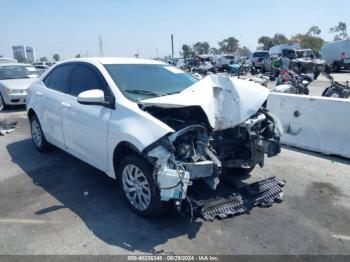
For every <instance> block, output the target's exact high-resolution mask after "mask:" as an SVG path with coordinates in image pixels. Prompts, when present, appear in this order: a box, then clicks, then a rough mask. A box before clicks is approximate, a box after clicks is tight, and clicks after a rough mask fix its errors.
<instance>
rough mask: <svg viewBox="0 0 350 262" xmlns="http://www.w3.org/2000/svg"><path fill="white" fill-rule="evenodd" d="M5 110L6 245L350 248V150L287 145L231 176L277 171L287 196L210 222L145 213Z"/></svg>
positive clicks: (1, 158) (54, 248)
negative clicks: (8, 124)
mask: <svg viewBox="0 0 350 262" xmlns="http://www.w3.org/2000/svg"><path fill="white" fill-rule="evenodd" d="M342 77H344V76H342ZM318 82H319V84H326V83H324V82H325V81H322V80H318ZM314 84H315V85H316V86H318V88H321V87H319V86H320V85H319V84H318V85H317V82H315V83H314ZM310 90H312V89H311V88H310ZM5 118H6V119H8V120H17V121H18V124H17V128H16V130H15V131H14V132H13V133H11V134H8V135H6V136H0V254H131V253H134V254H135V253H153V254H292V255H295V254H297V255H306V254H329V255H331V254H333V255H334V254H348V255H349V254H350V202H349V197H350V165H349V164H350V160H349V159H344V158H339V157H336V156H325V155H321V154H315V153H313V152H309V151H301V150H297V149H294V148H283V150H282V153H281V154H280V155H278V156H277V157H274V158H271V159H267V161H266V166H265V167H264V168H263V169H261V168H256V169H255V170H254V171H253V172H252V174H251V176H249V177H237V176H235V175H232V176H231V177H229V178H228V180H227V181H226V182H225V183H229V184H230V185H231V186H232V190H234V189H235V188H236V187H239V186H242V185H244V184H248V183H251V182H253V181H257V180H261V179H263V178H267V177H270V176H277V177H278V178H280V179H284V180H285V181H286V186H285V187H284V189H283V191H284V193H285V200H284V202H282V203H280V204H274V205H273V206H272V207H269V208H255V209H253V210H252V211H251V212H250V213H249V214H243V215H239V216H235V217H233V218H227V219H223V220H215V221H214V222H205V221H202V220H200V219H197V220H196V221H195V222H193V223H191V224H190V223H188V222H186V221H184V220H183V219H182V217H181V216H180V215H179V214H178V213H176V211H174V210H170V211H169V212H168V213H167V214H166V215H165V216H162V217H160V218H157V219H152V220H147V219H143V218H140V217H138V216H137V215H135V214H134V213H132V212H131V211H130V210H129V208H128V207H127V205H126V203H125V202H124V201H123V199H122V195H121V193H120V192H119V191H118V188H117V185H116V183H115V181H114V180H113V179H110V178H108V177H107V176H106V175H105V174H103V173H102V172H100V171H98V170H96V169H95V168H93V167H91V166H90V165H88V164H86V163H84V162H82V161H80V160H78V159H76V158H75V157H72V156H71V155H69V154H67V153H65V152H63V151H61V150H59V149H55V150H53V151H52V152H49V153H45V154H43V153H39V152H37V151H36V150H35V148H34V146H33V145H32V141H31V139H30V135H29V126H28V121H27V119H26V116H25V113H24V110H23V109H21V108H17V109H12V110H9V111H5V112H2V113H0V120H2V119H5Z"/></svg>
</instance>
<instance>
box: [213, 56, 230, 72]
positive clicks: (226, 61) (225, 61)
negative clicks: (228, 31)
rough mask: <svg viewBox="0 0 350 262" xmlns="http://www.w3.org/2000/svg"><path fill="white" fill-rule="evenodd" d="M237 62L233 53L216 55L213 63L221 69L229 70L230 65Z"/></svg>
mask: <svg viewBox="0 0 350 262" xmlns="http://www.w3.org/2000/svg"><path fill="white" fill-rule="evenodd" d="M234 62H235V57H234V56H233V55H214V56H213V58H212V63H213V64H214V65H215V66H216V67H217V68H218V70H219V71H225V70H228V68H229V65H230V64H232V63H234Z"/></svg>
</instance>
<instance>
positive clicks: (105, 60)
mask: <svg viewBox="0 0 350 262" xmlns="http://www.w3.org/2000/svg"><path fill="white" fill-rule="evenodd" d="M62 62H95V63H96V62H97V63H100V64H104V65H108V64H156V65H166V64H167V63H164V62H162V61H158V60H151V59H141V58H127V57H87V58H72V59H67V60H64V61H62Z"/></svg>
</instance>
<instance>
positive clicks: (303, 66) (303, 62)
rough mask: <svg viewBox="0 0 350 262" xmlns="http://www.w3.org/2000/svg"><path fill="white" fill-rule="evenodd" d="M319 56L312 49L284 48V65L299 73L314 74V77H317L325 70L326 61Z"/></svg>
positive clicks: (285, 67)
mask: <svg viewBox="0 0 350 262" xmlns="http://www.w3.org/2000/svg"><path fill="white" fill-rule="evenodd" d="M318 57H319V55H317V54H315V53H314V52H313V51H312V50H311V49H299V50H295V49H283V51H282V67H283V68H284V69H289V70H292V71H294V72H296V73H297V74H313V78H314V79H317V77H318V76H319V75H320V73H321V72H322V71H324V70H325V61H324V60H322V59H320V58H318Z"/></svg>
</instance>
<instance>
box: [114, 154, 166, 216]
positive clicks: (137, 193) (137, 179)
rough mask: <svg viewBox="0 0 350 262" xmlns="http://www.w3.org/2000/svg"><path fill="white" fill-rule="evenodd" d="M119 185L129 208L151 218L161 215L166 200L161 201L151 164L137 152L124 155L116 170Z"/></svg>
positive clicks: (164, 209)
mask: <svg viewBox="0 0 350 262" xmlns="http://www.w3.org/2000/svg"><path fill="white" fill-rule="evenodd" d="M117 179H118V183H119V187H120V189H121V191H122V192H123V196H124V199H125V200H126V202H127V203H128V205H129V207H130V209H131V210H132V211H134V212H135V213H136V214H138V215H140V216H142V217H146V218H153V217H157V216H160V215H162V214H163V213H164V212H165V211H166V209H167V207H168V204H169V203H168V202H165V201H161V199H160V190H159V187H158V186H157V185H156V182H155V181H154V178H153V166H152V165H151V164H150V163H149V162H148V161H147V160H146V159H144V158H143V157H141V156H139V155H137V154H131V155H127V156H125V157H124V158H123V159H122V160H121V162H120V164H119V166H118V170H117Z"/></svg>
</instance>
